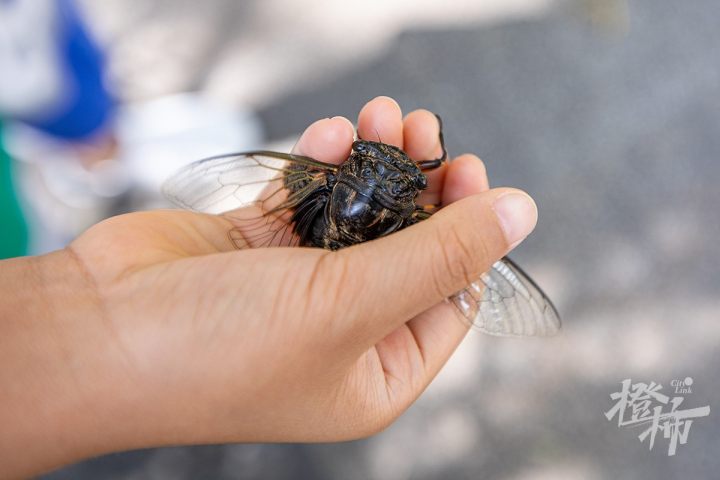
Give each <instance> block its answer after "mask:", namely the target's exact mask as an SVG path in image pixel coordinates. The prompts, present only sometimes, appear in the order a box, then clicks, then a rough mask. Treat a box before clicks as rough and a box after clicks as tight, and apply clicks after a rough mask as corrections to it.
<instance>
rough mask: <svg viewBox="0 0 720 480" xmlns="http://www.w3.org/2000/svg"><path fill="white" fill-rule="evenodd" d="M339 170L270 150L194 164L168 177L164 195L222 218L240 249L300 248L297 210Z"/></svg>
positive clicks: (301, 157) (174, 201) (184, 206)
mask: <svg viewBox="0 0 720 480" xmlns="http://www.w3.org/2000/svg"><path fill="white" fill-rule="evenodd" d="M336 171H337V166H335V165H332V164H328V163H323V162H319V161H317V160H314V159H312V158H310V157H305V156H301V155H292V154H286V153H280V152H271V151H264V150H263V151H250V152H240V153H232V154H226V155H219V156H215V157H210V158H205V159H203V160H198V161H196V162H193V163H191V164H189V165H187V166H185V167H184V168H182V169H181V170H180V171H179V172H177V173H176V174H175V175H173V176H172V177H171V178H170V179H168V180H167V181H166V182H165V184H164V185H163V194H164V195H165V197H166V198H167V199H168V200H170V201H171V202H173V203H175V204H176V205H178V206H179V207H182V208H185V209H187V210H193V211H196V212H202V213H212V214H222V215H223V216H224V217H225V218H227V219H228V220H230V221H231V222H232V224H233V225H234V228H233V230H231V231H230V232H229V234H228V236H229V238H230V240H231V241H232V242H233V244H234V245H235V246H236V247H237V248H246V247H265V246H276V245H283V246H287V245H294V244H297V237H296V236H295V235H294V234H293V231H292V225H291V224H290V217H291V213H292V209H293V208H295V207H296V206H297V205H298V204H299V203H300V202H302V200H304V199H305V198H307V197H308V196H309V195H311V194H312V193H313V191H315V190H316V189H318V188H321V187H322V186H323V185H324V183H325V176H326V175H327V174H328V173H335V172H336Z"/></svg>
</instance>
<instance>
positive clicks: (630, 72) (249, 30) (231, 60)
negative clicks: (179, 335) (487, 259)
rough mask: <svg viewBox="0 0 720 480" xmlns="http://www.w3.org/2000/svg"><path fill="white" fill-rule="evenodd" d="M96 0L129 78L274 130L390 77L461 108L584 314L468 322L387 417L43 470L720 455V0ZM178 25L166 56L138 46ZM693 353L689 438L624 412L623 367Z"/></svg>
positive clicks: (558, 281)
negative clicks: (424, 385) (651, 427)
mask: <svg viewBox="0 0 720 480" xmlns="http://www.w3.org/2000/svg"><path fill="white" fill-rule="evenodd" d="M85 3H86V4H87V9H88V11H89V13H90V16H91V18H93V19H95V20H96V21H97V25H98V28H99V30H100V33H101V36H102V35H105V39H106V40H107V41H108V42H109V43H110V45H111V52H115V53H116V54H117V59H118V60H117V62H116V65H115V67H114V68H115V74H116V75H117V76H118V78H121V79H124V82H125V83H122V82H121V89H122V91H123V92H124V94H125V95H126V97H127V98H129V99H133V98H144V97H147V96H152V95H156V94H159V93H168V92H171V91H178V90H183V89H200V90H203V91H206V92H208V93H209V94H210V95H213V96H215V97H217V98H220V99H223V100H225V101H227V102H230V103H233V102H234V103H235V104H236V105H238V106H244V107H246V106H250V107H252V108H254V109H255V110H256V111H257V112H258V113H259V116H260V118H261V119H262V120H263V123H264V125H265V127H266V132H267V134H268V138H269V140H279V139H283V138H287V137H288V136H292V135H295V134H297V133H298V132H300V131H301V130H302V129H303V127H304V126H305V125H307V124H308V123H309V122H311V121H313V120H315V119H317V118H320V117H324V116H333V115H348V116H351V117H352V116H354V115H356V113H357V111H358V109H359V108H360V107H361V106H362V104H363V103H364V102H365V101H367V100H368V99H370V98H372V97H374V96H376V95H380V94H383V95H390V96H393V97H395V98H396V99H397V100H398V101H399V102H400V104H401V106H402V107H403V108H404V109H405V110H407V111H409V110H410V109H413V108H417V107H424V108H429V109H431V110H433V111H436V112H438V113H440V114H441V115H442V116H443V118H444V120H445V127H446V140H447V145H448V148H449V149H450V150H451V153H455V154H458V153H462V152H465V151H471V152H476V153H478V154H479V155H480V156H481V157H482V158H483V159H484V160H485V162H486V164H487V167H488V171H489V174H490V177H491V182H492V183H493V184H495V185H514V186H518V187H521V188H524V189H526V190H527V191H529V192H530V193H531V194H532V195H533V196H534V197H535V199H536V200H537V202H538V204H539V207H540V221H539V225H538V228H537V230H536V233H534V234H533V235H532V236H531V237H530V238H529V239H528V240H527V241H526V242H525V243H524V244H523V246H522V247H520V248H519V249H518V251H517V253H516V254H515V255H514V257H515V259H516V260H517V261H518V263H521V264H522V265H524V266H525V267H526V269H527V270H528V271H529V272H530V273H532V274H533V276H535V277H536V279H537V280H538V282H539V283H540V284H541V285H543V286H545V287H546V291H547V292H548V293H549V294H550V296H551V297H552V298H554V299H555V300H556V303H557V306H558V308H559V310H560V312H561V314H562V316H563V319H564V331H563V333H562V335H560V336H558V337H556V338H552V339H541V340H536V339H529V340H528V339H520V340H518V339H499V338H490V337H485V336H483V335H481V334H479V333H476V332H473V333H471V334H470V335H469V336H468V338H467V339H466V341H465V342H464V343H463V345H462V346H461V347H460V349H459V350H458V352H457V353H456V355H455V356H454V357H453V359H452V360H451V362H450V364H449V365H448V366H447V368H446V369H445V370H444V371H443V372H442V373H441V374H440V376H439V377H438V378H437V380H436V381H435V382H434V383H433V384H432V385H431V387H430V388H429V390H428V391H427V392H426V394H425V395H424V396H423V397H422V398H421V399H420V401H418V402H417V404H415V405H414V406H413V407H412V408H411V409H410V410H409V411H408V412H407V413H406V414H404V415H403V416H402V417H401V418H400V419H399V420H398V421H397V423H395V424H394V425H393V426H392V427H390V428H389V429H388V430H387V431H385V432H383V433H381V434H379V435H376V436H374V437H372V438H369V439H366V440H361V441H356V442H348V443H342V444H332V445H227V446H201V447H182V448H163V449H156V450H148V451H139V452H130V453H123V454H116V455H110V456H106V457H102V458H98V459H94V460H90V461H87V462H84V463H81V464H79V465H75V466H71V467H68V468H65V469H63V470H60V471H58V472H55V473H53V474H50V475H47V476H46V477H45V478H47V479H52V480H61V479H95V478H107V479H121V478H122V479H164V478H173V479H195V478H217V479H241V478H280V479H282V478H308V479H335V478H342V479H362V478H379V479H389V480H393V479H409V478H413V479H434V478H484V479H522V480H530V479H532V480H535V479H606V478H612V479H675V478H693V479H695V478H697V479H704V478H717V471H718V470H720V458H719V457H718V455H717V452H718V451H720V415H719V413H718V412H717V411H716V409H719V408H720V402H719V401H718V398H720V397H719V396H718V392H720V368H718V367H719V366H720V250H719V249H718V246H717V245H718V238H719V237H720V217H719V216H718V208H719V207H720V191H719V190H718V183H719V182H720V60H719V58H720V57H718V53H717V52H718V49H719V47H720V29H718V23H717V20H718V18H720V3H718V2H716V1H713V0H693V1H690V2H677V1H673V0H631V1H628V2H627V3H624V2H621V1H619V0H618V1H609V0H608V1H605V2H602V1H599V0H598V1H591V0H585V1H582V2H581V1H579V0H577V1H569V0H568V1H565V2H559V3H549V2H540V1H534V2H533V1H525V2H523V1H514V2H509V3H508V4H507V5H509V6H506V7H505V8H503V7H501V6H498V4H499V3H502V2H489V3H488V5H489V6H487V8H485V9H482V8H479V9H473V7H472V5H473V4H474V3H481V2H459V3H458V5H455V4H454V3H453V2H452V1H449V2H420V6H418V4H417V3H410V2H398V3H399V4H401V6H402V7H403V8H404V9H405V10H403V9H402V8H400V7H397V6H396V7H387V6H381V5H380V4H379V3H378V4H377V5H375V2H371V4H370V6H367V7H364V8H363V10H364V11H363V12H356V11H354V10H353V9H351V8H350V7H347V6H345V7H343V9H342V10H340V9H339V7H338V6H337V4H339V3H340V2H336V3H334V4H333V3H330V2H318V3H319V4H321V7H313V8H316V9H313V8H311V7H309V6H307V9H308V10H307V11H301V12H298V11H296V10H297V7H295V10H293V8H292V7H291V5H290V4H289V3H288V2H281V1H279V0H273V1H268V2H260V1H251V2H237V4H236V3H234V2H230V1H229V0H228V1H222V0H217V1H214V2H204V3H203V4H202V7H200V6H197V5H199V4H197V3H196V2H169V1H165V2H163V1H158V2H155V3H147V2H142V3H141V2H133V1H131V0H113V1H110V2H107V4H104V3H103V5H105V7H104V8H102V9H101V8H100V7H99V2H98V3H97V4H95V5H93V4H92V3H91V2H85ZM171 3H172V5H173V7H172V8H171V7H170V5H171ZM303 3H310V2H303ZM437 3H441V4H442V8H441V9H440V10H438V6H437ZM138 5H146V6H145V7H143V8H134V7H136V6H138ZM147 5H152V6H147ZM342 5H347V4H346V2H342ZM433 8H434V9H435V10H434V11H429V13H427V12H426V13H425V14H421V13H418V11H419V10H423V11H426V9H433ZM493 8H495V9H493ZM357 9H358V10H360V9H361V7H357ZM366 9H369V11H367V10H366ZM373 9H374V10H373ZM383 9H385V11H384V12H383ZM433 12H434V14H433ZM374 21H376V22H378V23H379V25H378V24H375V23H373V22H374ZM173 25H174V26H175V29H173V28H171V27H172V26H173ZM178 25H179V26H180V27H178ZM358 25H359V26H358ZM368 25H370V26H368ZM177 30H179V31H180V33H178V31H177ZM173 35H179V36H178V38H180V36H182V38H183V39H184V42H185V43H183V42H169V41H168V39H172V38H173ZM378 36H380V37H381V38H379V39H378V38H376V37H378ZM333 39H337V41H336V42H333ZM163 44H166V45H169V46H168V49H169V50H170V53H167V52H165V53H167V56H168V58H167V59H166V62H165V64H161V63H162V62H152V61H151V58H152V56H151V54H145V57H143V56H142V55H140V53H139V52H140V51H141V50H143V49H145V50H149V51H151V52H152V48H153V47H154V46H157V45H163ZM141 47H142V48H141ZM146 57H147V58H146ZM143 62H145V63H143ZM268 85H270V86H271V87H272V88H271V89H268V87H267V86H268ZM688 376H689V377H692V378H693V380H694V382H693V393H692V394H687V395H685V397H686V398H685V402H684V403H683V406H682V408H691V407H699V406H705V405H709V406H710V409H711V411H710V415H709V417H707V418H700V419H697V420H696V421H695V422H694V423H693V425H692V428H691V431H690V434H689V438H688V442H687V444H686V445H680V446H679V447H678V453H677V455H675V456H668V450H667V449H668V441H667V440H666V439H664V438H661V436H659V438H658V439H657V440H656V445H655V447H654V448H653V449H652V450H649V449H648V443H647V441H646V442H644V443H641V442H640V440H639V439H638V438H637V435H638V434H639V433H640V430H638V429H630V428H618V426H617V424H616V423H614V422H610V421H608V420H607V419H606V418H605V416H604V415H603V413H604V412H605V411H607V410H609V409H610V408H611V407H612V405H613V401H612V400H611V398H610V394H611V393H612V392H616V391H618V390H619V389H620V382H621V381H622V380H623V379H626V378H631V379H632V381H633V382H639V381H643V382H648V383H649V382H650V381H655V382H659V383H661V384H662V385H663V392H665V393H666V394H670V395H671V394H672V389H671V387H670V382H671V380H673V379H678V378H685V377H688Z"/></svg>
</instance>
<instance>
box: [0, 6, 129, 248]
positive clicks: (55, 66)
mask: <svg viewBox="0 0 720 480" xmlns="http://www.w3.org/2000/svg"><path fill="white" fill-rule="evenodd" d="M0 72H3V74H2V75H0V117H3V118H4V119H5V122H6V127H7V128H6V129H5V135H6V138H5V142H4V144H5V149H6V150H7V149H9V150H10V152H11V153H12V156H13V157H15V158H17V159H19V160H27V161H30V162H32V163H33V164H34V166H35V167H36V168H37V170H39V171H40V173H41V175H36V176H32V175H29V174H25V171H24V170H26V169H27V168H25V169H20V170H21V171H20V172H19V173H20V175H19V177H22V178H20V179H21V180H24V184H23V183H22V182H21V184H20V185H16V187H17V186H19V187H20V190H21V191H23V193H25V196H26V197H27V200H29V202H30V203H31V204H32V206H33V207H34V208H33V209H31V210H34V211H33V212H31V213H34V214H35V215H29V217H30V220H31V223H35V224H36V223H39V224H40V225H34V226H35V228H33V229H32V230H34V231H36V232H37V233H38V236H39V235H40V232H39V231H43V232H42V235H43V236H45V237H49V236H52V234H53V232H52V230H53V227H54V229H55V230H58V232H56V234H57V235H58V236H59V237H63V236H64V235H68V233H64V232H63V229H64V227H67V225H68V223H69V222H64V221H60V222H56V223H53V220H55V219H56V217H58V216H59V215H58V211H57V206H56V205H57V204H58V203H61V202H65V201H69V202H70V203H72V199H70V200H69V199H68V198H66V196H67V195H65V193H66V192H73V191H74V192H82V191H83V190H89V189H90V190H92V189H95V190H97V188H96V185H97V184H98V182H102V181H103V180H104V179H103V178H98V177H107V176H108V175H107V171H108V168H107V167H106V164H107V163H108V162H109V161H110V159H112V158H113V157H114V155H115V150H116V149H115V147H116V141H115V136H114V133H113V120H114V116H115V112H116V102H115V99H114V98H113V95H112V94H111V93H110V91H109V90H108V88H107V87H106V84H105V59H104V54H103V52H102V50H101V49H100V47H99V46H98V44H97V42H96V41H95V40H94V39H93V37H92V35H91V34H90V32H89V30H88V28H87V27H86V25H85V22H84V20H83V18H82V16H81V15H80V13H79V12H78V10H77V8H76V6H75V5H74V2H73V1H72V0H57V1H53V0H5V1H3V2H0ZM6 183H7V182H6ZM47 183H52V185H50V186H48V185H46V184H47ZM4 188H5V189H6V192H5V195H7V194H8V191H9V190H7V188H8V187H7V185H5V187H4ZM42 191H50V192H52V193H53V194H54V195H47V196H46V197H49V199H48V198H45V197H43V194H42V193H41V192H42ZM95 193H96V192H92V194H91V195H85V196H86V197H88V196H89V197H91V198H92V197H93V196H94V195H95ZM35 196H39V197H43V198H42V200H40V201H35V200H36V199H35V198H34V197H35ZM94 220H97V218H95V219H94ZM45 230H51V231H50V232H47V231H45ZM71 233H76V232H71ZM71 238H72V237H69V238H67V239H65V241H67V240H69V239H71ZM58 243H59V244H60V245H64V244H65V242H63V240H62V239H60V240H59V241H58Z"/></svg>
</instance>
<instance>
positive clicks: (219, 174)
mask: <svg viewBox="0 0 720 480" xmlns="http://www.w3.org/2000/svg"><path fill="white" fill-rule="evenodd" d="M438 121H440V117H438ZM440 144H441V145H442V152H443V153H442V156H441V157H439V158H436V159H431V160H424V161H419V162H415V161H413V160H411V159H410V158H409V157H408V155H407V154H406V153H405V152H404V151H403V150H401V149H400V148H398V147H395V146H393V145H389V144H386V143H382V142H381V141H370V140H363V139H360V138H359V136H358V140H356V141H355V142H354V143H353V145H352V151H351V154H350V156H349V158H348V159H347V160H346V161H344V162H343V163H342V164H340V165H333V164H329V163H324V162H320V161H318V160H315V159H313V158H310V157H307V156H302V155H294V154H288V153H280V152H273V151H265V150H256V151H248V152H239V153H229V154H224V155H218V156H214V157H210V158H205V159H202V160H198V161H196V162H194V163H191V164H189V165H187V166H186V167H184V168H183V169H181V170H180V171H179V172H178V173H176V174H175V175H174V176H173V177H171V178H170V179H169V180H168V181H167V182H166V183H165V185H164V187H163V191H164V194H165V196H166V197H167V198H168V199H169V200H170V201H172V202H173V203H175V204H177V205H178V206H180V207H182V208H185V209H189V210H193V211H197V212H204V213H213V214H221V215H223V216H225V217H226V218H227V219H229V220H230V221H231V223H232V224H233V226H234V228H232V229H231V230H230V231H229V233H228V236H229V238H230V240H231V241H232V242H233V244H234V245H235V246H236V247H237V248H239V249H243V248H257V247H272V246H306V247H319V248H325V249H329V250H337V249H340V248H344V247H349V246H351V245H355V244H358V243H362V242H366V241H369V240H373V239H375V238H379V237H382V236H385V235H389V234H391V233H393V232H396V231H398V230H401V229H403V228H405V227H408V226H410V225H413V224H414V223H417V222H419V221H422V220H424V219H426V218H428V217H429V216H430V215H432V214H433V213H434V211H435V210H436V207H430V208H429V207H424V206H421V205H418V204H417V198H418V195H419V194H420V192H421V191H422V190H424V189H425V188H427V177H426V176H425V173H424V172H426V171H429V170H432V169H435V168H438V167H440V166H441V165H442V164H443V162H445V161H446V159H447V151H446V149H445V141H444V138H443V133H442V123H441V128H440ZM448 300H449V301H450V302H452V303H453V304H454V305H455V307H457V309H458V310H459V312H460V313H461V314H462V316H463V317H464V318H465V319H467V321H468V322H469V323H470V324H471V325H472V326H473V327H475V328H477V329H479V330H481V331H483V332H485V333H488V334H491V335H523V336H527V335H536V336H546V335H552V334H555V333H556V332H557V331H558V330H559V329H560V317H559V315H558V313H557V310H556V309H555V307H554V306H553V304H552V302H551V301H550V299H549V298H548V297H547V295H545V293H543V291H542V290H541V289H540V287H538V285H537V284H536V283H535V282H534V281H533V280H532V279H531V278H530V277H529V276H528V275H527V274H526V273H525V272H523V270H521V269H520V267H518V266H517V265H516V264H515V263H514V262H513V261H512V260H510V259H509V258H507V257H505V258H503V259H501V260H499V261H497V262H496V263H495V264H494V265H493V266H492V268H491V269H490V270H489V271H488V272H487V273H484V274H483V275H481V276H480V278H478V279H477V281H475V282H473V283H471V284H470V285H468V286H467V287H466V288H464V289H463V290H462V291H460V292H458V293H456V294H455V295H453V296H452V297H450V298H449V299H448Z"/></svg>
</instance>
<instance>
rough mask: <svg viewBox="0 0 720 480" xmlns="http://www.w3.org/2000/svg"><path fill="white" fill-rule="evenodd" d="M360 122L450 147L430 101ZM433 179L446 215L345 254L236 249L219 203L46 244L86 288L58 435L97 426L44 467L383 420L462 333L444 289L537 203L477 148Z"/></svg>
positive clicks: (317, 127) (512, 234) (73, 331)
mask: <svg viewBox="0 0 720 480" xmlns="http://www.w3.org/2000/svg"><path fill="white" fill-rule="evenodd" d="M358 132H359V135H360V136H361V137H362V138H367V139H374V138H376V135H379V136H380V138H382V140H383V142H385V143H390V144H393V145H397V146H399V147H401V148H404V149H405V151H406V152H407V153H408V154H409V155H410V157H411V158H413V159H416V160H420V159H428V158H435V157H437V156H439V154H440V145H439V141H438V124H437V121H436V119H435V117H434V115H432V114H431V113H430V112H428V111H424V110H418V111H415V112H412V113H410V114H409V115H408V116H407V117H406V118H405V119H404V120H403V119H402V116H401V112H400V109H399V107H398V106H397V104H396V103H395V102H394V101H393V100H391V99H388V98H386V97H378V98H376V99H374V100H372V101H371V102H369V103H368V104H367V105H366V106H365V107H364V108H363V109H362V111H361V112H360V115H359V118H358ZM352 140H353V127H352V124H351V123H350V122H349V121H348V120H346V119H343V118H339V117H335V118H333V119H325V120H320V121H318V122H316V123H314V124H313V125H311V126H310V127H309V128H308V129H307V130H306V131H305V133H304V134H303V136H302V138H301V139H300V140H299V142H298V144H297V146H296V147H295V150H294V151H295V153H299V154H303V155H308V156H311V157H313V158H316V159H318V160H321V161H324V162H329V163H340V162H341V161H343V160H344V159H345V158H347V156H348V154H349V151H350V145H351V143H352ZM428 177H429V178H428V180H429V188H428V190H427V191H425V192H423V193H422V198H421V200H420V202H419V203H421V204H430V203H441V204H442V205H443V206H444V207H443V208H442V209H441V210H440V211H439V212H438V213H437V214H435V215H433V216H432V217H431V218H430V219H428V220H426V221H423V222H421V223H419V224H417V225H414V226H412V227H409V228H407V229H404V230H402V231H400V232H397V233H394V234H392V235H390V236H388V237H384V238H381V239H378V240H375V241H372V242H368V243H364V244H361V245H356V246H353V247H349V248H346V249H343V250H340V251H337V252H329V251H325V250H320V249H308V248H280V247H278V248H258V249H247V250H240V251H238V250H235V249H234V247H233V245H232V244H231V242H230V241H229V240H228V237H227V232H228V230H229V229H230V228H232V225H231V223H230V222H229V221H228V220H227V219H226V218H224V217H222V216H210V215H203V214H197V213H191V212H183V211H153V212H143V213H134V214H129V215H123V216H120V217H115V218H112V219H109V220H107V221H105V222H102V223H101V224H98V225H96V226H95V227H93V228H91V229H90V230H89V231H88V232H86V233H85V234H83V235H82V236H81V237H79V238H78V239H77V240H76V241H75V242H73V243H72V245H71V246H70V247H69V248H68V249H66V250H65V251H63V252H59V253H57V254H53V255H54V257H53V259H52V262H55V263H53V264H57V265H71V266H72V267H65V268H71V270H72V272H74V273H73V274H69V275H64V278H66V279H67V281H68V285H66V287H67V288H70V289H71V290H73V291H76V292H77V291H82V292H86V293H87V292H89V293H87V294H83V295H81V297H82V299H81V300H82V302H83V303H85V304H87V305H88V307H87V308H84V309H83V312H85V314H84V315H76V314H75V315H70V314H69V312H73V311H76V310H73V308H71V307H69V302H68V301H67V296H66V298H65V300H63V301H61V302H60V303H58V304H55V309H56V310H57V311H58V317H57V319H55V320H54V322H57V328H59V329H62V330H63V331H64V332H66V333H65V334H64V335H62V336H61V337H62V341H63V342H70V344H69V345H65V344H63V345H62V346H61V347H60V348H59V349H60V350H61V351H62V352H63V354H62V355H60V356H59V360H58V361H60V362H64V363H63V364H64V366H65V367H66V368H64V369H63V368H60V369H59V371H61V372H64V373H62V374H61V375H66V376H67V375H69V376H70V377H69V378H72V382H71V381H70V380H69V378H66V380H67V383H65V382H63V381H60V380H59V381H58V385H63V388H64V389H72V390H73V393H72V394H69V393H65V394H64V395H65V397H66V398H64V403H63V405H64V407H63V411H68V412H71V414H70V417H71V418H72V419H73V421H72V422H70V423H68V420H64V421H61V422H60V423H61V424H62V425H58V426H57V427H58V428H57V431H55V433H54V434H55V435H56V436H59V437H63V436H68V435H70V436H72V437H73V438H75V437H83V436H84V438H87V439H88V440H86V441H80V440H77V439H76V441H71V442H65V444H64V445H61V446H60V447H59V448H58V449H57V451H58V453H57V455H56V456H55V458H54V459H53V460H52V461H50V462H49V463H48V466H53V465H56V464H58V463H63V462H67V461H70V460H75V459H78V458H82V457H86V456H89V455H96V454H99V453H104V452H107V451H114V450H123V449H130V448H141V447H148V446H157V445H167V444H189V443H217V442H267V441H336V440H345V439H352V438H358V437H362V436H366V435H369V434H372V433H374V432H377V431H379V430H381V429H382V428H384V427H386V426H387V425H389V424H390V423H391V422H392V421H393V420H394V419H396V418H397V417H398V416H399V415H400V414H401V413H402V412H403V411H404V410H405V409H406V408H407V407H408V406H409V405H410V404H411V403H412V402H413V401H414V400H415V399H416V398H417V397H418V396H419V395H420V393H421V392H422V391H423V390H424V389H425V387H426V386H427V385H428V383H429V382H430V381H431V380H432V378H433V377H434V376H435V375H436V374H437V372H438V371H439V369H440V368H441V367H442V365H443V364H444V363H445V362H446V361H447V359H448V358H449V356H450V355H451V353H452V352H453V350H454V349H455V348H456V347H457V345H458V344H459V342H460V341H461V339H462V338H463V336H464V335H465V333H466V331H467V328H468V327H467V324H466V323H465V322H464V321H463V320H462V319H461V318H462V317H461V316H460V315H459V313H458V312H457V311H456V310H455V308H454V307H453V306H452V305H451V304H450V303H448V302H444V301H443V299H445V298H446V297H448V296H449V295H451V294H453V293H454V292H456V291H458V290H460V289H462V288H463V287H465V286H466V285H467V284H469V283H470V282H471V281H473V280H475V279H476V278H477V277H478V276H479V275H480V274H481V273H482V272H484V271H486V270H488V269H489V267H490V266H491V265H492V264H493V263H494V262H495V261H496V260H498V259H499V258H501V257H502V256H503V255H505V254H506V253H507V252H508V250H509V249H510V248H511V247H510V246H511V245H512V246H514V245H516V244H517V243H519V241H521V240H522V239H523V238H525V236H527V234H529V233H530V231H531V230H532V228H533V227H534V225H535V221H536V215H537V213H536V209H535V206H534V204H533V203H532V200H530V198H529V197H528V196H527V195H526V194H524V193H521V192H519V191H517V190H514V189H508V188H503V189H494V190H489V189H488V181H487V178H486V175H485V170H484V167H483V164H482V162H481V161H480V160H479V159H478V158H477V157H475V156H473V155H462V156H460V157H458V158H456V159H455V160H454V161H452V162H451V163H449V164H446V165H445V166H443V167H441V168H440V169H438V170H435V171H432V172H430V173H429V175H428ZM57 270H58V271H62V269H60V267H58V269H57ZM72 279H76V280H75V283H78V285H73V284H72V283H73V281H72ZM75 303H78V302H75ZM60 307H67V308H65V309H63V308H60ZM88 312H92V313H91V314H90V313H88ZM88 316H90V317H92V318H85V317H88ZM88 325H90V326H88ZM58 341H60V340H58ZM68 372H69V373H68ZM77 409H80V412H81V414H78V413H77ZM72 412H75V413H72ZM58 421H60V420H58ZM70 431H72V433H69V432H70ZM99 432H102V435H101V437H102V438H101V439H99V438H98V433H99ZM36 440H37V439H36ZM32 445H33V444H32V442H28V446H29V447H28V448H36V447H33V446H32ZM65 447H66V448H65Z"/></svg>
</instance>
